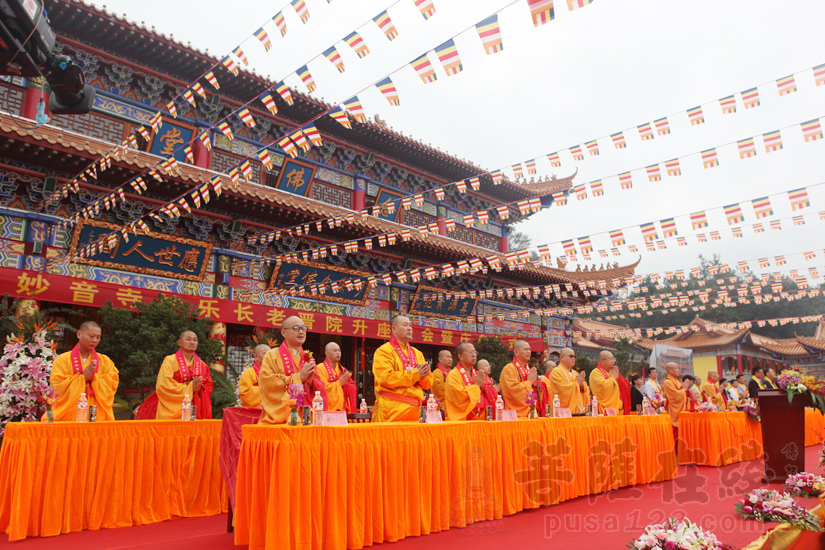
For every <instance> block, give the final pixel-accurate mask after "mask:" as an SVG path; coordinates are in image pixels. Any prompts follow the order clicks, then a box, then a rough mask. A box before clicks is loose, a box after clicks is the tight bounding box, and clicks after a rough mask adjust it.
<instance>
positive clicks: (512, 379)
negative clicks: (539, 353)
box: [499, 340, 541, 418]
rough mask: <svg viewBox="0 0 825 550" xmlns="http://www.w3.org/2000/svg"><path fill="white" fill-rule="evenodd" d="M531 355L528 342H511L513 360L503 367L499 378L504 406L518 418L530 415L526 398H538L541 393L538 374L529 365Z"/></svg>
mask: <svg viewBox="0 0 825 550" xmlns="http://www.w3.org/2000/svg"><path fill="white" fill-rule="evenodd" d="M531 353H532V350H531V349H530V342H527V341H526V340H516V341H515V342H513V360H512V361H511V362H510V363H507V364H506V365H505V366H504V368H503V369H502V370H501V376H500V377H499V380H500V382H501V395H502V396H504V406H505V407H507V408H508V409H512V410H514V411H516V414H517V415H518V417H519V418H525V417H527V415H528V414H530V405H529V404H528V403H527V397H528V396H529V395H530V394H532V395H533V396H534V397H538V396H539V395H540V392H541V388H540V387H539V385H538V383H539V375H538V372H537V370H536V368H535V367H532V368H531V367H530V364H529V361H530V355H531Z"/></svg>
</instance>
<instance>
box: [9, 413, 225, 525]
mask: <svg viewBox="0 0 825 550" xmlns="http://www.w3.org/2000/svg"><path fill="white" fill-rule="evenodd" d="M220 431H221V423H220V421H219V420H202V421H197V422H182V421H175V420H143V421H117V422H96V423H93V424H76V423H74V422H57V423H54V424H44V423H34V422H32V423H12V424H9V425H8V426H7V427H6V434H5V438H4V439H3V448H2V452H0V530H2V531H4V532H5V533H7V534H8V535H9V540H12V541H14V540H20V539H24V538H26V537H31V536H53V535H59V534H61V533H70V532H73V531H81V530H83V529H101V528H112V527H127V526H131V525H142V524H146V523H154V522H158V521H164V520H168V519H171V518H175V517H191V516H210V515H216V514H220V513H221V512H224V511H226V510H227V498H226V490H225V488H224V484H223V478H222V477H221V472H220V467H219V465H218V445H219V438H220Z"/></svg>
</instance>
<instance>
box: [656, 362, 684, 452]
mask: <svg viewBox="0 0 825 550" xmlns="http://www.w3.org/2000/svg"><path fill="white" fill-rule="evenodd" d="M665 368H666V369H667V380H665V383H664V384H662V387H663V389H664V392H665V399H667V412H668V414H670V423H671V425H672V426H673V440H674V441H676V439H677V438H678V437H679V414H680V413H682V412H684V411H686V410H687V409H688V394H687V391H686V390H687V389H688V386H689V385H690V383H689V382H688V381H687V380H685V381H682V380H679V374H680V373H679V364H678V363H673V362H671V363H668V364H666V365H665Z"/></svg>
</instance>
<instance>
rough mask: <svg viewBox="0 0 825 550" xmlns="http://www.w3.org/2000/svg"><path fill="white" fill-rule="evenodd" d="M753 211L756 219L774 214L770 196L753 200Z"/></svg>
mask: <svg viewBox="0 0 825 550" xmlns="http://www.w3.org/2000/svg"><path fill="white" fill-rule="evenodd" d="M751 205H752V206H753V211H754V213H755V214H756V219H757V220H760V219H762V218H765V217H767V216H773V207H771V199H770V198H769V197H762V198H761V199H755V200H753V201H751Z"/></svg>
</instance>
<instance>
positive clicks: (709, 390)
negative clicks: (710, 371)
mask: <svg viewBox="0 0 825 550" xmlns="http://www.w3.org/2000/svg"><path fill="white" fill-rule="evenodd" d="M702 393H703V394H704V395H705V399H708V400H709V401H711V402H712V403H713V404H714V405H716V408H717V409H719V410H720V411H724V410H726V409H727V407H726V406H725V400H724V399H723V398H722V394H721V393H719V388H717V387H716V384H714V383H713V382H711V381H710V380H705V383H704V384H702Z"/></svg>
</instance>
